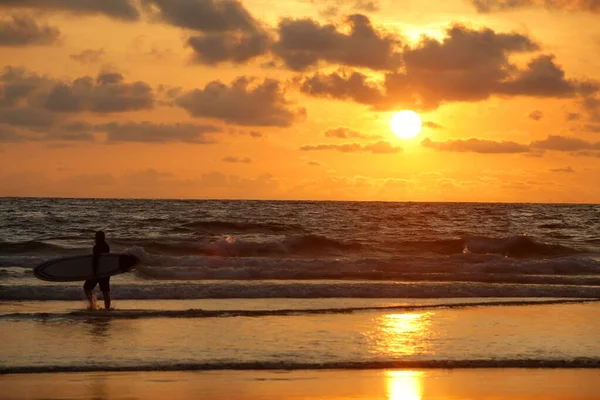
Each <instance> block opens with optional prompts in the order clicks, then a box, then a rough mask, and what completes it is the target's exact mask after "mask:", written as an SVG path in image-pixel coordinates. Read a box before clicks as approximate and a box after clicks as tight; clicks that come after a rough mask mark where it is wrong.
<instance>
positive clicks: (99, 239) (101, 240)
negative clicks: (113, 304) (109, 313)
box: [83, 231, 110, 310]
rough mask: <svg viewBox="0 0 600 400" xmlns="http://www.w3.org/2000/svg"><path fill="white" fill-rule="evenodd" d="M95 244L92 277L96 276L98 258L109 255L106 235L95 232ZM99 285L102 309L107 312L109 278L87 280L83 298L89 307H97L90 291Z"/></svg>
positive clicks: (84, 285) (108, 305)
mask: <svg viewBox="0 0 600 400" xmlns="http://www.w3.org/2000/svg"><path fill="white" fill-rule="evenodd" d="M95 239H96V244H95V245H94V249H93V250H92V251H93V254H94V257H93V269H94V275H95V274H96V269H97V268H98V256H99V255H100V254H104V253H110V246H109V245H108V243H106V235H105V234H104V232H103V231H98V232H96V238H95ZM98 284H99V285H100V290H101V291H102V295H103V297H104V307H106V309H107V310H108V309H109V308H110V276H107V277H106V278H98V279H96V278H93V279H88V280H86V281H85V283H84V284H83V291H84V292H85V296H86V297H87V299H88V301H89V302H90V307H91V308H95V307H97V306H96V304H95V301H94V300H95V299H94V296H93V295H92V291H93V290H94V288H95V287H96V285H98Z"/></svg>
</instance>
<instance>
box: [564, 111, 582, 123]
mask: <svg viewBox="0 0 600 400" xmlns="http://www.w3.org/2000/svg"><path fill="white" fill-rule="evenodd" d="M580 118H581V114H579V113H572V112H569V113H567V121H577V120H579V119H580Z"/></svg>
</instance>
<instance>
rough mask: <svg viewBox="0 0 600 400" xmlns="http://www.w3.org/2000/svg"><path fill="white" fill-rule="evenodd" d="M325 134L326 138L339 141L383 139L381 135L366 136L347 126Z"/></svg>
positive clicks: (328, 130) (326, 131)
mask: <svg viewBox="0 0 600 400" xmlns="http://www.w3.org/2000/svg"><path fill="white" fill-rule="evenodd" d="M323 134H324V136H325V137H328V138H337V139H379V138H380V137H381V136H379V135H366V134H364V133H361V132H358V131H356V130H354V129H352V128H348V127H346V126H342V127H339V128H330V129H327V130H325V132H323Z"/></svg>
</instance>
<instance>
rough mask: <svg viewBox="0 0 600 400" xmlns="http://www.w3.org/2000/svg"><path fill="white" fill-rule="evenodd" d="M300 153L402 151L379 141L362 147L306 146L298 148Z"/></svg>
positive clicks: (335, 145) (397, 147) (349, 145)
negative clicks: (323, 151)
mask: <svg viewBox="0 0 600 400" xmlns="http://www.w3.org/2000/svg"><path fill="white" fill-rule="evenodd" d="M300 150H301V151H322V150H335V151H340V152H342V153H358V152H370V153H373V154H396V153H400V152H401V151H402V148H401V147H399V146H393V145H392V144H390V143H389V142H385V141H379V142H376V143H372V144H367V145H362V144H359V143H345V144H319V145H314V146H313V145H307V146H302V147H300Z"/></svg>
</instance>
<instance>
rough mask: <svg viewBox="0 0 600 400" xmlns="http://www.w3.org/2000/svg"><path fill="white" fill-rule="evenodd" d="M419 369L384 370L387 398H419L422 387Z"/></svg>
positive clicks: (396, 399) (404, 399) (391, 399)
mask: <svg viewBox="0 0 600 400" xmlns="http://www.w3.org/2000/svg"><path fill="white" fill-rule="evenodd" d="M422 375H423V373H422V372H419V371H385V382H386V395H387V398H388V399H389V400H421V397H422V394H423V388H422V387H421V378H422Z"/></svg>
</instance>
